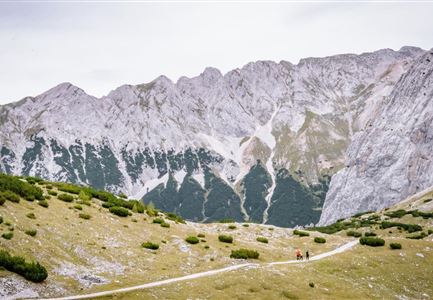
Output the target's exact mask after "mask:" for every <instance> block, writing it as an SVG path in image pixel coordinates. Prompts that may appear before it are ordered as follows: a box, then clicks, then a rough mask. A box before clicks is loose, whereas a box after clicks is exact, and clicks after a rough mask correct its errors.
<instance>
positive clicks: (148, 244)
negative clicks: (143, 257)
mask: <svg viewBox="0 0 433 300" xmlns="http://www.w3.org/2000/svg"><path fill="white" fill-rule="evenodd" d="M141 247H143V248H146V249H151V250H158V249H159V245H158V244H156V243H152V242H145V243H143V244H141Z"/></svg>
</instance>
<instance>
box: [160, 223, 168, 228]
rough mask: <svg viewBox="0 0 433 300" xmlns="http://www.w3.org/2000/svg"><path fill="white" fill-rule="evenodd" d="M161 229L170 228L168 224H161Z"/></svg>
mask: <svg viewBox="0 0 433 300" xmlns="http://www.w3.org/2000/svg"><path fill="white" fill-rule="evenodd" d="M161 227H165V228H170V224H168V223H165V222H163V223H161Z"/></svg>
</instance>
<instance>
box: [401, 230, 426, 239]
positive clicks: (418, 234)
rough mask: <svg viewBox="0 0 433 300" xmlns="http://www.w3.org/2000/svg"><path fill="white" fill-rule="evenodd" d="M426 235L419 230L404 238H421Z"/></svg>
mask: <svg viewBox="0 0 433 300" xmlns="http://www.w3.org/2000/svg"><path fill="white" fill-rule="evenodd" d="M426 236H427V234H426V233H425V232H420V233H417V234H413V235H408V236H406V238H407V239H411V240H421V239H423V238H425V237H426Z"/></svg>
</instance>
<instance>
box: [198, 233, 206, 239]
mask: <svg viewBox="0 0 433 300" xmlns="http://www.w3.org/2000/svg"><path fill="white" fill-rule="evenodd" d="M197 237H199V238H204V237H206V236H205V235H204V233H199V234H197Z"/></svg>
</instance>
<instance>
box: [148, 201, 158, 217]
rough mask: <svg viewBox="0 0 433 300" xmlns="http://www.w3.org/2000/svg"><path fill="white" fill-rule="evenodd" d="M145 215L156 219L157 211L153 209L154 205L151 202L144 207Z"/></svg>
mask: <svg viewBox="0 0 433 300" xmlns="http://www.w3.org/2000/svg"><path fill="white" fill-rule="evenodd" d="M146 213H147V215H148V216H149V217H156V216H157V215H158V210H157V209H155V205H154V204H153V202H152V201H150V202H149V204H147V206H146Z"/></svg>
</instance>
